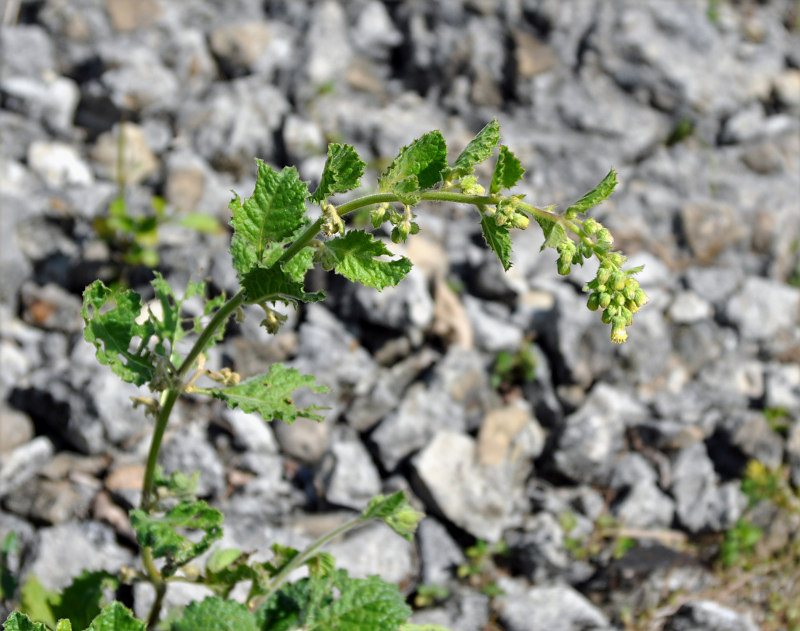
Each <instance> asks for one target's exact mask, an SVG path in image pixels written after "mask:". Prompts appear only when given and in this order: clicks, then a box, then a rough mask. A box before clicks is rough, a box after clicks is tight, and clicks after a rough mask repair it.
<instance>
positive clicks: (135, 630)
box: [87, 602, 145, 631]
mask: <svg viewBox="0 0 800 631" xmlns="http://www.w3.org/2000/svg"><path fill="white" fill-rule="evenodd" d="M87 631H145V623H144V622H142V621H141V620H138V619H137V618H136V617H135V616H134V615H133V612H131V610H130V609H128V608H127V607H126V606H125V605H123V604H122V603H118V602H113V603H111V604H110V605H108V606H107V607H105V608H104V609H103V611H101V612H100V615H98V616H97V617H96V618H95V619H94V620H92V624H91V626H90V627H89V628H88V629H87Z"/></svg>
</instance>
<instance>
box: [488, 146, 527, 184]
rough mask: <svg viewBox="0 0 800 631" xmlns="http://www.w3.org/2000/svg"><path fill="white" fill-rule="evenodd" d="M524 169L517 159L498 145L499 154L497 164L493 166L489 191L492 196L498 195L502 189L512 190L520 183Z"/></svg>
mask: <svg viewBox="0 0 800 631" xmlns="http://www.w3.org/2000/svg"><path fill="white" fill-rule="evenodd" d="M524 173H525V169H523V168H522V164H521V163H520V161H519V160H518V159H517V157H516V156H515V155H514V154H513V153H511V151H510V150H509V148H508V147H506V146H505V145H500V153H499V154H498V156H497V164H495V166H494V175H493V176H492V184H491V187H490V188H489V191H490V192H491V194H492V195H494V194H495V193H499V192H500V191H502V190H503V189H506V188H512V187H513V186H514V185H515V184H516V183H517V182H519V181H520V179H521V178H522V175H523V174H524Z"/></svg>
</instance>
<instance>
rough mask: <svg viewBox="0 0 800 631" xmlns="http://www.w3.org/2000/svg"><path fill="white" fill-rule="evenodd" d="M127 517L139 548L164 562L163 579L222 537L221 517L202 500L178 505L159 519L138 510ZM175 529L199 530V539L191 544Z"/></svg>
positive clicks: (191, 541) (189, 540) (190, 540)
mask: <svg viewBox="0 0 800 631" xmlns="http://www.w3.org/2000/svg"><path fill="white" fill-rule="evenodd" d="M130 517H131V525H132V526H133V529H134V530H135V531H136V539H137V540H138V542H139V545H140V546H142V547H149V548H151V549H152V551H153V556H154V557H155V558H157V559H160V558H164V559H166V565H165V566H164V569H163V570H162V573H163V574H164V575H165V576H170V575H172V574H174V573H175V570H177V569H178V567H180V566H181V565H184V564H185V563H188V562H189V561H191V560H192V559H194V558H195V557H197V556H199V555H201V554H203V552H205V551H206V550H208V549H209V547H211V544H212V543H213V542H214V541H216V540H217V539H219V538H220V537H221V536H222V519H223V518H222V513H220V512H219V511H218V510H217V509H216V508H211V507H210V506H209V505H208V504H206V503H205V502H204V501H202V500H197V501H183V502H179V503H178V504H177V505H175V506H174V507H173V508H171V509H170V510H169V511H167V513H166V514H165V515H163V516H160V517H159V516H156V515H151V514H149V513H146V512H145V511H143V510H140V509H134V510H132V511H131V513H130ZM178 528H182V529H183V528H188V529H191V530H200V531H202V532H203V536H202V538H201V539H200V541H193V540H192V539H189V538H188V537H186V536H184V535H182V534H180V533H179V532H178V530H177V529H178Z"/></svg>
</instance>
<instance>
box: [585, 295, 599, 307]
mask: <svg viewBox="0 0 800 631" xmlns="http://www.w3.org/2000/svg"><path fill="white" fill-rule="evenodd" d="M586 306H587V307H589V311H597V308H598V307H599V306H600V294H598V293H597V292H595V293H593V294H592V295H590V296H589V299H588V300H587V301H586Z"/></svg>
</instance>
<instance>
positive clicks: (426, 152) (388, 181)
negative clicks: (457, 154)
mask: <svg viewBox="0 0 800 631" xmlns="http://www.w3.org/2000/svg"><path fill="white" fill-rule="evenodd" d="M446 166H447V145H446V144H445V141H444V138H443V137H442V134H441V133H440V132H439V131H432V132H429V133H427V134H425V135H424V136H421V137H420V138H417V139H416V140H415V141H414V142H412V143H411V144H410V145H408V146H407V147H403V148H402V149H401V150H400V153H399V154H398V156H397V157H396V158H395V159H394V160H393V161H392V163H391V164H390V165H389V167H388V168H387V169H386V171H385V172H384V173H383V175H381V177H380V180H378V185H379V188H380V191H381V192H382V193H388V192H390V191H392V189H393V187H394V186H395V185H396V184H397V183H398V182H402V181H403V180H406V179H408V178H410V177H415V178H416V181H417V186H416V190H426V189H429V188H432V187H433V186H435V185H436V184H438V183H439V182H440V181H441V178H442V170H443V169H444V168H445V167H446ZM405 186H407V185H405ZM404 190H406V192H408V189H407V188H404Z"/></svg>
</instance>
